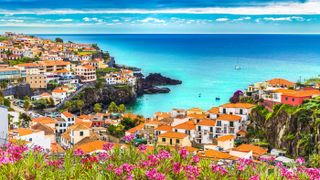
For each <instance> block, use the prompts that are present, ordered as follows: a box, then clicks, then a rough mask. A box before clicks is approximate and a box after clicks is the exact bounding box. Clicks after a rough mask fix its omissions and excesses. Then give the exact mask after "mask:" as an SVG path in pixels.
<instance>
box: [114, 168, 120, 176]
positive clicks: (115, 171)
mask: <svg viewBox="0 0 320 180" xmlns="http://www.w3.org/2000/svg"><path fill="white" fill-rule="evenodd" d="M114 173H116V175H118V176H120V175H121V174H122V168H120V167H118V168H115V169H114Z"/></svg>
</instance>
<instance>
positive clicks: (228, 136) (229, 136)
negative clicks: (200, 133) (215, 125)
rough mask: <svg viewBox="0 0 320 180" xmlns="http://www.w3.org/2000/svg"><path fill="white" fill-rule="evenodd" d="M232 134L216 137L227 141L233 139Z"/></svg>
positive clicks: (218, 139)
mask: <svg viewBox="0 0 320 180" xmlns="http://www.w3.org/2000/svg"><path fill="white" fill-rule="evenodd" d="M234 138H235V137H234V135H224V136H220V137H218V138H216V140H217V141H229V140H231V139H234Z"/></svg>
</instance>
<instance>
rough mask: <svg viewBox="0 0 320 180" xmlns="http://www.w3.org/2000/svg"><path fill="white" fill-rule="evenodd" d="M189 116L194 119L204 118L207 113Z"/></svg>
mask: <svg viewBox="0 0 320 180" xmlns="http://www.w3.org/2000/svg"><path fill="white" fill-rule="evenodd" d="M187 117H189V118H193V119H204V118H206V117H207V115H205V114H188V115H187Z"/></svg>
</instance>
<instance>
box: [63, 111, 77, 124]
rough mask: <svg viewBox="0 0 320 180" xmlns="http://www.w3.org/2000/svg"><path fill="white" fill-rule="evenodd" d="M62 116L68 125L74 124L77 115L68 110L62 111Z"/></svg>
mask: <svg viewBox="0 0 320 180" xmlns="http://www.w3.org/2000/svg"><path fill="white" fill-rule="evenodd" d="M61 118H62V119H64V120H65V121H66V123H67V126H68V127H69V126H72V125H74V124H75V121H76V116H75V115H73V114H71V113H69V112H68V111H64V112H62V113H61Z"/></svg>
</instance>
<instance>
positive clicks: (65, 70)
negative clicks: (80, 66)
mask: <svg viewBox="0 0 320 180" xmlns="http://www.w3.org/2000/svg"><path fill="white" fill-rule="evenodd" d="M68 72H70V71H68V70H67V69H61V70H58V71H56V73H68Z"/></svg>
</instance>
